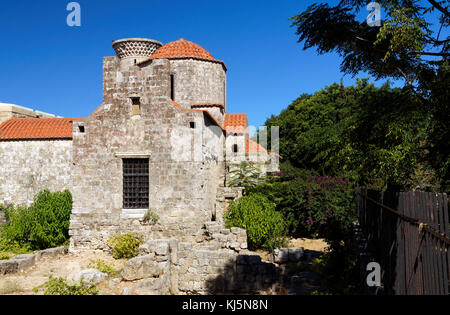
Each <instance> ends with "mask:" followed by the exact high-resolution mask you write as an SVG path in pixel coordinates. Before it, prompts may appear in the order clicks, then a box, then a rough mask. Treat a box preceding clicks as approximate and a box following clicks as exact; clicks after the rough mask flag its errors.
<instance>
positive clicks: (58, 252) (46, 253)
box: [37, 247, 66, 260]
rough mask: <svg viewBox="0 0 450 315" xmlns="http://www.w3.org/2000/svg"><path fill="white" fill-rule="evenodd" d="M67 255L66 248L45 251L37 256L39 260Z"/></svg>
mask: <svg viewBox="0 0 450 315" xmlns="http://www.w3.org/2000/svg"><path fill="white" fill-rule="evenodd" d="M65 253H66V249H65V248H64V247H56V248H49V249H44V250H41V251H40V252H39V253H38V254H37V259H38V260H40V259H44V258H54V257H56V256H59V255H64V254H65Z"/></svg>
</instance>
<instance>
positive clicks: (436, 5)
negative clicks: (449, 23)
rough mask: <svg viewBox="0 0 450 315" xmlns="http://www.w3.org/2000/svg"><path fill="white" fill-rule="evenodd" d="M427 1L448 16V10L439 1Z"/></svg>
mask: <svg viewBox="0 0 450 315" xmlns="http://www.w3.org/2000/svg"><path fill="white" fill-rule="evenodd" d="M428 2H429V3H431V5H432V6H433V7H435V8H436V9H438V10H439V11H441V12H442V13H444V14H445V15H446V16H447V17H450V12H448V11H447V9H446V8H444V7H443V6H441V5H440V4H439V3H437V1H435V0H428Z"/></svg>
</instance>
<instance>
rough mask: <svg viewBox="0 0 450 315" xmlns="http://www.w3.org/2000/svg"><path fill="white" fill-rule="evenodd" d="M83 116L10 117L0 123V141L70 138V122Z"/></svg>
mask: <svg viewBox="0 0 450 315" xmlns="http://www.w3.org/2000/svg"><path fill="white" fill-rule="evenodd" d="M82 119H85V118H12V119H9V120H7V121H5V122H4V123H2V124H1V125H0V141H2V140H3V141H4V140H32V139H40V140H42V139H72V122H73V121H74V120H82Z"/></svg>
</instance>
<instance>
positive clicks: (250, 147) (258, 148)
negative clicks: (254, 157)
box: [245, 139, 268, 153]
mask: <svg viewBox="0 0 450 315" xmlns="http://www.w3.org/2000/svg"><path fill="white" fill-rule="evenodd" d="M245 152H246V153H268V152H267V150H266V149H265V148H264V147H263V146H262V145H260V144H259V143H257V142H255V141H253V140H250V139H247V142H246V143H245Z"/></svg>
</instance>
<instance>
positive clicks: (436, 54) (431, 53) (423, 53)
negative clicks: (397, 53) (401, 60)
mask: <svg viewBox="0 0 450 315" xmlns="http://www.w3.org/2000/svg"><path fill="white" fill-rule="evenodd" d="M410 54H411V55H423V56H436V57H450V53H434V52H425V51H424V52H420V51H412V52H410Z"/></svg>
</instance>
